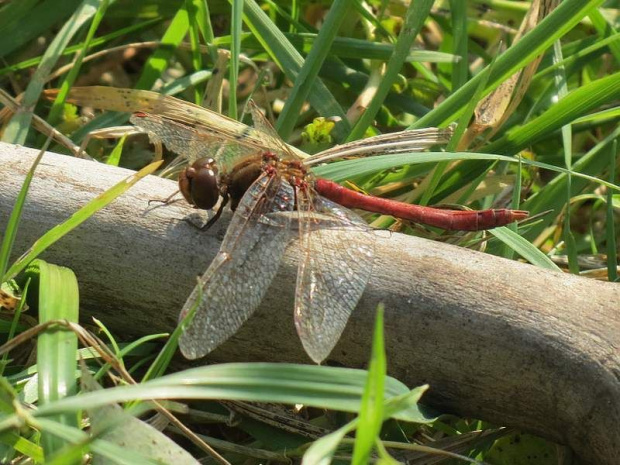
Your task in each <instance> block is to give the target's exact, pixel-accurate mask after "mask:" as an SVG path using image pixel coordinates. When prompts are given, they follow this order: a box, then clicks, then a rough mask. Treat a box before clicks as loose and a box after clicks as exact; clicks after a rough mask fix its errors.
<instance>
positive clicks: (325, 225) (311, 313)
mask: <svg viewBox="0 0 620 465" xmlns="http://www.w3.org/2000/svg"><path fill="white" fill-rule="evenodd" d="M300 202H301V203H300V205H299V206H298V208H299V209H300V210H302V211H305V212H304V213H302V218H300V250H301V251H302V255H301V257H300V260H299V269H298V274H297V287H296V289H295V325H296V327H297V333H298V334H299V337H300V338H301V341H302V344H303V346H304V348H305V350H306V352H307V354H308V355H309V356H310V358H312V360H314V361H315V362H316V363H320V362H321V361H323V360H324V359H325V358H326V357H327V356H328V355H329V353H330V352H331V351H332V349H333V348H334V346H335V345H336V343H337V342H338V339H339V338H340V335H341V334H342V331H344V328H345V326H346V324H347V321H348V319H349V316H350V315H351V312H352V311H353V309H354V308H355V306H356V305H357V302H358V301H359V299H360V297H361V296H362V293H363V292H364V289H365V287H366V284H367V283H368V279H369V278H370V274H371V272H372V266H373V256H374V247H375V236H374V234H373V233H372V230H371V229H370V228H369V227H368V225H367V224H366V223H365V222H364V220H362V219H361V218H360V217H359V216H358V215H357V214H355V213H353V212H352V211H350V210H348V209H346V208H344V207H341V206H340V205H338V204H335V203H333V202H331V201H330V200H327V199H325V198H323V197H320V196H316V197H315V198H306V199H302V200H301V201H300ZM304 202H305V203H306V205H303V203H304ZM312 210H314V211H312ZM303 215H307V216H309V220H304V218H303Z"/></svg>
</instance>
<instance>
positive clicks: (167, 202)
mask: <svg viewBox="0 0 620 465" xmlns="http://www.w3.org/2000/svg"><path fill="white" fill-rule="evenodd" d="M179 192H180V191H179V190H176V191H174V192H173V193H172V194H171V195H169V196H168V197H166V198H165V199H149V203H148V204H149V205H151V204H152V203H155V202H157V203H161V204H163V205H171V204H173V203H176V202H180V201H181V200H183V199H182V198H181V199H175V200H172V199H173V198H174V196H175V195H177V194H178V193H179Z"/></svg>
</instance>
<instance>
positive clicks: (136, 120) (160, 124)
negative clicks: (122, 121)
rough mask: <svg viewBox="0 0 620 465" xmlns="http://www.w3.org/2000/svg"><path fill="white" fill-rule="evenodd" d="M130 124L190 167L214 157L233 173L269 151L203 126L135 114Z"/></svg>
mask: <svg viewBox="0 0 620 465" xmlns="http://www.w3.org/2000/svg"><path fill="white" fill-rule="evenodd" d="M129 120H130V121H131V122H132V123H133V124H134V125H135V126H136V127H138V128H140V129H142V130H143V131H145V132H146V133H147V134H148V135H149V138H150V139H151V141H153V142H163V143H164V144H165V145H166V147H167V148H168V149H169V150H171V151H173V152H175V153H176V154H178V155H181V156H183V157H185V158H187V160H188V162H189V163H191V162H193V161H195V160H197V159H199V158H203V157H211V158H213V159H214V160H215V161H216V162H217V165H218V167H219V168H220V170H222V171H224V172H228V171H230V170H231V169H232V167H233V166H234V165H235V163H237V162H239V161H240V160H242V159H243V158H245V157H247V156H250V155H254V154H256V153H260V151H261V150H265V148H264V147H262V146H257V145H255V144H251V143H250V140H249V139H244V138H243V137H239V138H238V139H231V138H230V137H227V136H224V135H222V134H220V133H218V132H216V131H213V130H211V129H209V128H208V127H206V126H203V125H194V126H192V125H190V124H185V123H179V122H177V121H174V120H171V119H169V118H165V117H162V116H157V115H150V114H147V113H137V114H134V115H132V116H131V118H130V119H129ZM248 130H249V128H248Z"/></svg>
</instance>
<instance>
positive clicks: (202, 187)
mask: <svg viewBox="0 0 620 465" xmlns="http://www.w3.org/2000/svg"><path fill="white" fill-rule="evenodd" d="M217 174H218V170H217V167H216V165H215V160H213V158H199V159H198V160H196V161H195V162H194V163H192V166H190V167H188V168H186V169H185V170H184V171H183V172H182V173H181V174H180V175H179V189H180V190H181V193H182V194H183V197H185V199H186V200H187V201H188V202H189V203H190V204H192V205H194V206H196V207H197V208H200V209H203V210H210V209H212V208H213V207H214V206H215V204H216V203H217V201H218V199H219V197H220V189H219V185H218V175H217Z"/></svg>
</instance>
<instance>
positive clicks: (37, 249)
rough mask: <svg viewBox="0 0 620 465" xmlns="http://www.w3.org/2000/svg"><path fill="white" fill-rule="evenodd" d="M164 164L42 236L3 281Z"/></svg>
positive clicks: (103, 196)
mask: <svg viewBox="0 0 620 465" xmlns="http://www.w3.org/2000/svg"><path fill="white" fill-rule="evenodd" d="M161 164H162V162H161V161H158V162H155V163H151V164H150V165H148V166H146V167H144V168H142V169H141V170H140V171H138V172H137V173H135V174H133V175H131V176H129V177H128V178H126V179H124V180H123V181H121V182H119V183H118V184H116V185H115V186H113V187H112V188H110V189H108V190H107V191H106V192H104V193H103V194H101V195H99V196H98V197H96V198H95V199H93V200H92V201H91V202H89V203H88V204H86V205H85V206H83V207H82V208H80V209H79V210H78V211H77V212H75V213H74V214H73V215H71V217H70V218H69V219H68V220H67V221H65V222H64V223H61V224H59V225H57V226H54V227H53V228H52V229H50V230H49V231H48V232H46V233H45V234H44V235H43V236H41V237H40V238H39V239H38V240H37V241H36V242H35V243H34V244H33V245H32V246H31V247H30V249H28V250H27V251H26V253H24V254H23V255H22V256H21V257H20V258H19V259H18V260H17V261H16V262H15V263H14V264H13V266H11V268H10V269H9V271H7V272H6V274H5V275H4V277H3V281H6V280H8V279H11V278H13V277H14V276H15V275H17V273H19V272H20V271H21V270H23V269H24V268H25V267H26V266H27V265H28V263H30V262H31V261H32V260H33V259H34V258H36V257H37V256H39V254H41V253H42V252H43V251H44V250H45V249H47V248H48V247H49V246H51V245H52V244H54V243H55V242H56V241H58V240H60V239H61V238H62V237H63V236H65V235H66V234H68V233H69V232H71V231H72V230H73V229H75V228H77V227H78V226H79V225H80V224H82V223H83V222H84V221H86V220H87V219H88V218H90V217H91V216H92V215H94V214H95V213H96V212H97V211H99V210H101V209H102V208H104V207H105V206H106V205H108V204H109V203H110V202H112V201H113V200H114V199H116V198H117V197H118V196H119V195H121V194H122V193H123V192H125V191H126V190H127V189H129V188H130V187H131V186H133V185H134V184H135V183H136V182H138V181H139V180H140V179H142V178H143V177H145V176H147V175H149V174H151V173H153V172H154V171H155V170H156V169H157V168H159V166H160V165H161Z"/></svg>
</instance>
